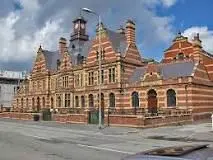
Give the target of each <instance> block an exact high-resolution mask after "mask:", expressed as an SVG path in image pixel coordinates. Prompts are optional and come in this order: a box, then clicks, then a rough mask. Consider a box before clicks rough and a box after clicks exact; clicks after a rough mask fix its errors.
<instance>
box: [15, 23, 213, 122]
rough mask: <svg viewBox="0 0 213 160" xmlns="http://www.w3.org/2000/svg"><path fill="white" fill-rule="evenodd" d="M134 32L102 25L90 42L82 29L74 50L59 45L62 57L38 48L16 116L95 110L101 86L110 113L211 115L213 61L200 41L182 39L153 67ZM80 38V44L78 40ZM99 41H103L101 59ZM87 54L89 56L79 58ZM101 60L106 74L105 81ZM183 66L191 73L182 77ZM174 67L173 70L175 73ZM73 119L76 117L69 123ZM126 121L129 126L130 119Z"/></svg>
mask: <svg viewBox="0 0 213 160" xmlns="http://www.w3.org/2000/svg"><path fill="white" fill-rule="evenodd" d="M74 23H78V21H74ZM80 23H86V21H80ZM74 26H75V24H74ZM80 26H81V25H80ZM135 29H136V27H135V24H134V22H132V21H127V23H126V28H125V29H122V31H123V32H113V31H110V30H108V29H107V28H106V27H105V26H104V25H103V24H102V25H101V29H100V31H99V32H98V31H97V33H96V36H95V37H94V38H93V39H92V40H88V37H87V35H85V34H86V31H85V28H79V30H77V31H76V29H74V33H73V34H72V35H71V40H70V44H68V43H67V41H66V39H65V38H61V39H60V40H59V52H49V51H46V50H44V49H43V48H42V47H39V49H38V52H37V58H36V60H35V62H34V67H33V70H32V72H31V75H30V78H29V80H28V81H25V82H24V83H22V86H21V88H20V90H19V92H18V94H17V95H16V96H15V98H14V101H13V109H14V111H20V110H23V111H26V112H31V111H40V110H42V109H43V108H55V109H58V110H59V111H62V110H63V111H65V112H67V113H68V112H69V108H81V109H82V110H84V111H87V110H92V109H94V108H98V106H99V103H98V102H99V101H98V93H99V90H98V89H99V83H100V82H101V83H102V85H101V91H102V95H101V97H102V98H101V99H102V103H101V104H102V108H104V109H105V110H107V109H108V108H109V107H110V108H115V109H117V110H119V109H123V110H125V109H132V108H133V109H134V108H140V109H144V111H145V112H158V111H160V110H167V109H168V110H171V109H172V110H178V109H186V110H191V111H193V112H195V113H199V112H212V111H213V82H212V80H213V70H212V69H213V56H211V55H210V54H209V53H207V52H206V51H204V50H203V49H202V45H201V41H200V40H199V35H197V36H196V37H195V39H194V41H193V42H189V41H188V39H187V38H186V37H183V36H182V35H181V34H180V33H179V34H178V35H177V37H176V38H175V40H174V41H173V44H172V45H171V47H169V48H168V49H167V50H166V51H165V53H164V58H163V60H162V62H161V63H151V62H147V61H145V59H144V58H142V57H141V54H140V53H139V51H138V49H137V44H136V42H135ZM75 32H76V33H75ZM76 36H77V38H75V40H76V39H77V40H78V42H76V41H75V40H73V39H74V38H73V37H76ZM98 36H101V50H102V51H101V54H99V52H98V46H99V43H98ZM80 44H81V45H82V48H83V49H82V50H81V51H80V49H79V52H78V55H77V56H76V55H75V54H74V53H75V50H76V46H78V45H80ZM79 48H80V47H79ZM85 48H87V50H86V55H85V54H79V53H81V52H82V53H83V52H84V50H85ZM71 49H72V51H70V50H71ZM76 53H77V52H76ZM52 54H57V57H58V58H56V59H55V61H54V58H49V57H50V56H52ZM48 56H49V57H48ZM99 56H101V60H102V61H101V65H102V70H103V71H101V76H100V77H99V72H98V71H99V70H98V64H99V61H98V60H99ZM182 66H186V70H188V71H184V72H183V70H184V68H182ZM172 67H173V68H174V70H172V71H170V70H171V68H172ZM187 68H188V69H187ZM179 72H181V73H179ZM100 78H101V79H100ZM113 98H114V99H113ZM80 117H82V116H80ZM62 119H63V118H62ZM74 119H76V117H73V119H72V118H70V119H69V121H73V120H74ZM78 121H82V122H83V121H85V119H84V117H83V118H82V119H80V120H78ZM111 121H116V116H114V117H111ZM124 121H125V122H126V123H129V122H128V117H126V118H125V120H124ZM135 121H137V120H135ZM119 123H121V122H119ZM122 123H123V122H122ZM135 123H139V122H135ZM140 123H141V122H140ZM147 123H148V122H147Z"/></svg>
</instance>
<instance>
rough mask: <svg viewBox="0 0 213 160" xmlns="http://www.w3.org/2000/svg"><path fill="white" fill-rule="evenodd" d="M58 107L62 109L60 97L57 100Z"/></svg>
mask: <svg viewBox="0 0 213 160" xmlns="http://www.w3.org/2000/svg"><path fill="white" fill-rule="evenodd" d="M57 102H58V103H57V105H58V106H57V107H61V97H60V96H58V98H57Z"/></svg>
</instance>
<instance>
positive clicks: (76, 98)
mask: <svg viewBox="0 0 213 160" xmlns="http://www.w3.org/2000/svg"><path fill="white" fill-rule="evenodd" d="M75 107H79V100H78V96H75Z"/></svg>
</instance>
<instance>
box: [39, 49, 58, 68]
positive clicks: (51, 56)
mask: <svg viewBox="0 0 213 160" xmlns="http://www.w3.org/2000/svg"><path fill="white" fill-rule="evenodd" d="M43 54H44V57H45V61H46V66H47V69H48V70H51V71H55V70H56V69H57V60H58V59H60V58H61V56H60V54H59V52H58V51H55V52H52V51H48V50H44V51H43Z"/></svg>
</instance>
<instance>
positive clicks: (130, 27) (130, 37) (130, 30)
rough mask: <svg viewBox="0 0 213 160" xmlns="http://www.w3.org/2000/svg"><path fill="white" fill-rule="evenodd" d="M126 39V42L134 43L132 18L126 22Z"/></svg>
mask: <svg viewBox="0 0 213 160" xmlns="http://www.w3.org/2000/svg"><path fill="white" fill-rule="evenodd" d="M125 35H126V40H127V44H132V43H135V23H134V22H133V21H132V20H127V22H126V31H125Z"/></svg>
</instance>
